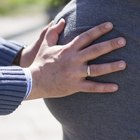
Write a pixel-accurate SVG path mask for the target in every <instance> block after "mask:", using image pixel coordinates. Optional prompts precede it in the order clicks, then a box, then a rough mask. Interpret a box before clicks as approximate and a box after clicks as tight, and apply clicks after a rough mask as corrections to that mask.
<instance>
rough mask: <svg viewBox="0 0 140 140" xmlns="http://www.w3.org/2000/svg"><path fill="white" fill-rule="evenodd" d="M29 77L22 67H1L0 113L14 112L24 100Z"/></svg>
mask: <svg viewBox="0 0 140 140" xmlns="http://www.w3.org/2000/svg"><path fill="white" fill-rule="evenodd" d="M26 91H27V79H26V75H25V73H24V71H23V69H22V68H20V67H17V66H8V67H7V66H5V67H0V115H7V114H10V113H12V112H13V111H14V110H15V109H16V108H17V107H18V106H19V105H20V104H21V102H22V101H23V100H24V97H25V95H26Z"/></svg>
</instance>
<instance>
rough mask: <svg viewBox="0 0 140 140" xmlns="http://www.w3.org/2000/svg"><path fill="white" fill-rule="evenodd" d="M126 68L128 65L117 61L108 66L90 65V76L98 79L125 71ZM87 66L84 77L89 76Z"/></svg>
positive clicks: (107, 64)
mask: <svg viewBox="0 0 140 140" xmlns="http://www.w3.org/2000/svg"><path fill="white" fill-rule="evenodd" d="M125 68H126V63H125V62H124V61H117V62H112V63H106V64H98V65H90V76H91V77H97V76H101V75H105V74H109V73H113V72H117V71H121V70H124V69H125ZM86 71H87V66H85V71H84V72H83V77H86V76H87V73H86Z"/></svg>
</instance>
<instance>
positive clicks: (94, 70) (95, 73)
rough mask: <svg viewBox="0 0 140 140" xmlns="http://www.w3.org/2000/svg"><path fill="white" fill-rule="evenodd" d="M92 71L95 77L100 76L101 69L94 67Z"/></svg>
mask: <svg viewBox="0 0 140 140" xmlns="http://www.w3.org/2000/svg"><path fill="white" fill-rule="evenodd" d="M92 71H93V76H96V75H98V74H99V69H98V67H97V66H95V65H93V66H92Z"/></svg>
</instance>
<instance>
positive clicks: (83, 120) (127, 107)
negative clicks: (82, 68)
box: [45, 9, 140, 140]
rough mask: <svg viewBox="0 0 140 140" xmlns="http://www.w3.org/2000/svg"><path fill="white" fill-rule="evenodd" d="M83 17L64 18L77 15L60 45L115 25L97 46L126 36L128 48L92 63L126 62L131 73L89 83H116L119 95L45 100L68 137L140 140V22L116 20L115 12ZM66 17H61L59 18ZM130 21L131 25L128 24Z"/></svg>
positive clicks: (99, 139)
mask: <svg viewBox="0 0 140 140" xmlns="http://www.w3.org/2000/svg"><path fill="white" fill-rule="evenodd" d="M94 10H95V9H94ZM96 11H98V10H97V9H96V10H95V11H93V13H94V14H95V13H96ZM112 11H113V9H112ZM78 12H79V13H80V16H78ZM81 13H82V12H81V10H80V11H77V12H74V11H72V13H71V14H69V15H65V14H64V15H65V16H66V18H67V19H71V18H72V16H73V15H74V14H75V16H74V17H75V20H71V21H69V22H68V24H67V26H66V29H65V31H64V33H63V34H62V35H61V38H60V41H59V43H60V44H64V43H67V42H69V41H70V40H71V39H72V38H74V37H75V36H76V35H78V34H80V33H81V32H83V31H85V30H87V29H89V28H91V27H93V26H95V25H97V24H99V23H102V22H104V21H112V22H113V23H114V25H115V27H114V30H113V31H112V32H111V33H110V34H108V35H106V36H104V37H102V38H101V39H99V40H97V42H101V41H104V40H108V39H112V38H114V37H119V36H124V37H125V38H126V40H127V45H126V47H125V48H123V49H120V50H117V51H115V52H112V53H110V54H108V55H105V56H102V57H101V58H99V59H97V60H95V61H91V62H89V63H90V64H92V63H97V64H98V63H107V62H111V61H115V60H121V59H123V60H125V61H126V62H127V64H128V66H127V69H126V70H125V71H123V72H118V73H113V74H110V75H106V76H101V77H97V78H90V79H89V80H93V81H99V82H100V81H101V82H115V83H118V84H119V87H120V89H119V90H118V91H117V92H116V93H115V94H97V93H82V92H81V93H77V94H74V95H72V96H68V97H64V98H57V99H45V102H46V104H47V106H48V108H49V109H50V111H51V112H52V114H53V115H54V116H55V117H56V118H57V119H58V121H60V123H61V124H62V126H63V128H64V133H66V134H67V135H68V136H69V137H73V139H76V138H77V140H78V139H80V140H85V139H87V140H88V139H89V140H91V139H93V138H96V139H97V140H104V139H105V138H106V139H109V140H110V139H113V140H115V139H116V140H117V138H118V136H120V140H121V139H122V140H129V138H130V139H132V138H140V126H139V124H140V41H139V40H140V39H139V36H140V28H139V27H138V23H140V20H137V21H136V22H135V23H134V22H132V20H130V19H127V18H126V17H127V16H124V17H125V18H126V19H125V20H124V21H119V20H118V19H119V16H120V15H118V17H117V13H114V15H115V14H116V17H115V18H114V16H112V13H111V12H109V13H107V12H106V13H105V14H104V13H103V14H102V15H100V16H99V17H97V14H95V15H94V14H93V13H92V18H90V15H89V14H88V15H87V16H85V15H84V13H82V14H83V16H84V17H87V19H89V20H88V22H87V20H82V19H81V18H80V17H82V15H81ZM90 14H91V13H90ZM64 15H63V14H62V15H61V14H60V15H59V18H60V17H61V16H64ZM106 15H109V16H106ZM65 16H64V17H65ZM59 18H58V19H59ZM135 20H136V19H135ZM128 21H131V22H129V24H128ZM139 25H140V24H139ZM134 31H135V32H134ZM97 42H94V43H97ZM87 134H88V135H87Z"/></svg>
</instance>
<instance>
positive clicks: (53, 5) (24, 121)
mask: <svg viewBox="0 0 140 140" xmlns="http://www.w3.org/2000/svg"><path fill="white" fill-rule="evenodd" d="M68 1H69V0H0V37H4V38H6V39H10V40H16V41H19V42H22V43H24V44H30V43H32V42H34V41H35V40H36V39H37V37H38V36H39V33H40V32H41V30H42V29H43V27H44V26H45V25H47V23H48V22H49V21H50V20H51V19H52V17H54V15H55V14H56V13H57V12H58V11H59V10H60V9H61V8H62V7H63V6H64V5H65V4H66V3H67V2H68ZM57 10H58V11H57ZM0 139H2V140H62V130H61V125H60V123H59V122H58V121H57V120H56V119H55V118H54V117H53V116H52V115H51V113H50V112H49V110H48V109H47V107H46V105H45V104H44V102H43V100H42V99H40V100H34V101H24V102H23V103H22V104H21V106H20V107H19V108H18V109H17V110H16V111H15V112H14V113H13V114H10V115H8V116H0Z"/></svg>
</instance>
